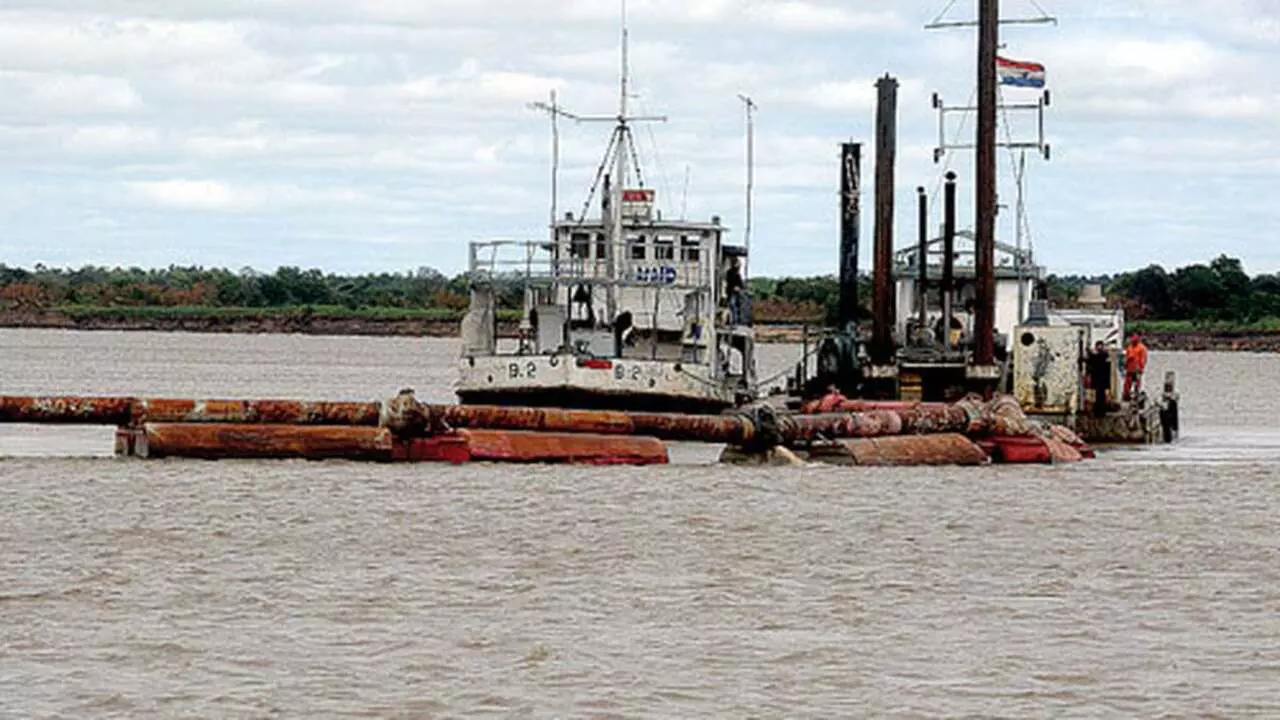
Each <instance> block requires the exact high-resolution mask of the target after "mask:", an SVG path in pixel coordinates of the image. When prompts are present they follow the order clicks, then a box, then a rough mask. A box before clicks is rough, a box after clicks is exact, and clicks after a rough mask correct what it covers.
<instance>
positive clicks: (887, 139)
mask: <svg viewBox="0 0 1280 720" xmlns="http://www.w3.org/2000/svg"><path fill="white" fill-rule="evenodd" d="M876 91H877V93H878V99H877V102H876V228H875V232H876V239H875V277H874V278H873V279H874V281H875V297H874V298H873V303H872V311H871V315H872V327H871V362H872V363H874V364H876V365H887V364H889V362H890V361H891V360H892V359H893V325H894V316H895V308H894V299H893V186H894V177H893V169H894V161H895V159H896V156H897V146H898V137H897V135H898V124H897V121H898V81H897V79H895V78H893V77H890V76H889V75H887V74H886V75H885V76H884V77H882V78H880V79H879V80H878V81H876Z"/></svg>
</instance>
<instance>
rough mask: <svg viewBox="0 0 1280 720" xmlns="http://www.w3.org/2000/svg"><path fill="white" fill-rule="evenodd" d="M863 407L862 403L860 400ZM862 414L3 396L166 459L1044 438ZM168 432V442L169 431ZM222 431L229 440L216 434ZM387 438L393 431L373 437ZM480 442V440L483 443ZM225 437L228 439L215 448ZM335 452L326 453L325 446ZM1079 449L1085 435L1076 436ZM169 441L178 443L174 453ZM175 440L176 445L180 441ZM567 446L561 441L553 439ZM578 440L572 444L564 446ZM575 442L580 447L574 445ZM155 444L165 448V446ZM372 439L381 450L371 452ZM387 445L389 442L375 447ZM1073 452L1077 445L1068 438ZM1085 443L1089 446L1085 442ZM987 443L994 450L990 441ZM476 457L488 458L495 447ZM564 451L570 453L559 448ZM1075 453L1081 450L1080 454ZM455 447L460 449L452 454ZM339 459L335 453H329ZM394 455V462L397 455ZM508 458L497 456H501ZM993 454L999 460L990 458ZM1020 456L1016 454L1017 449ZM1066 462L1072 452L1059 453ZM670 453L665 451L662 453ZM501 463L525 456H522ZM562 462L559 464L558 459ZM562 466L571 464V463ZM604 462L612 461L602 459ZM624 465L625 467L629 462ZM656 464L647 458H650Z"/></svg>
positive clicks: (999, 409) (939, 416)
mask: <svg viewBox="0 0 1280 720" xmlns="http://www.w3.org/2000/svg"><path fill="white" fill-rule="evenodd" d="M853 402H855V403H861V401H853ZM856 407H862V408H865V409H863V410H860V411H854V412H839V413H825V414H814V415H803V414H801V415H789V414H778V413H776V412H775V411H774V410H772V409H771V408H768V407H766V406H760V407H755V408H750V409H745V410H743V411H740V412H738V413H737V414H730V415H719V416H708V415H678V414H669V413H631V412H620V411H594V410H563V409H556V408H521V407H499V406H475V405H427V404H423V403H419V402H418V401H417V400H416V399H415V397H414V395H413V392H412V391H407V390H406V391H402V392H401V393H400V394H399V395H397V396H396V397H394V398H392V399H390V400H388V401H386V402H369V403H353V402H308V401H297V400H182V399H165V398H130V397H96V398H95V397H85V398H81V397H0V422H6V421H7V422H28V423H31V422H35V423H77V424H103V425H117V426H119V427H123V428H129V429H132V430H133V432H132V433H125V434H124V435H122V436H121V437H119V438H118V443H117V445H118V447H119V448H121V449H122V450H123V451H124V452H123V454H141V453H138V452H135V451H136V450H137V449H138V448H139V447H145V453H146V454H147V456H155V455H156V454H163V453H165V452H166V451H167V448H169V447H171V446H172V442H170V441H169V438H170V437H181V436H178V435H174V433H177V432H179V431H178V430H175V429H172V428H162V430H163V433H168V435H165V436H163V437H159V436H158V437H155V438H152V437H147V435H146V428H148V427H150V428H152V429H153V430H154V429H155V427H161V426H166V425H171V426H175V427H182V426H191V427H194V426H200V425H211V426H220V427H217V428H214V429H206V430H191V431H190V432H191V433H192V434H191V435H190V440H189V441H182V442H183V443H185V445H189V446H190V447H192V448H193V449H192V450H191V453H193V455H192V456H197V457H204V456H217V457H229V456H232V455H233V454H234V456H240V457H260V456H263V455H260V454H254V453H263V452H267V450H263V449H262V448H264V447H268V448H275V449H273V450H271V451H270V452H272V453H276V454H273V455H270V456H272V457H277V456H280V457H318V458H323V457H330V456H343V457H354V458H357V459H363V458H366V457H370V458H372V457H374V456H377V457H381V456H382V455H381V454H385V452H386V450H385V442H382V441H381V440H378V441H376V442H375V441H374V440H373V439H371V438H373V437H374V435H369V436H368V437H366V436H365V435H364V434H360V433H353V434H350V435H348V436H342V435H341V434H338V435H334V434H332V433H330V434H326V433H325V432H321V431H316V432H296V433H292V434H291V433H290V432H288V431H284V430H270V429H267V428H273V427H278V426H296V427H297V428H324V427H332V428H368V429H381V430H383V431H385V433H389V434H390V436H391V437H392V438H393V439H394V440H395V441H396V442H400V443H406V442H408V441H410V440H414V439H420V438H440V437H452V438H454V439H452V440H450V441H449V442H453V443H455V444H456V443H457V442H460V441H459V440H458V439H457V438H459V437H465V436H463V435H461V434H460V431H464V430H471V431H490V432H508V433H512V432H526V433H534V434H541V435H542V436H544V437H548V438H550V437H551V436H556V435H565V436H573V435H578V436H582V435H591V436H596V437H610V436H613V437H616V436H631V438H633V439H636V440H638V441H642V442H641V443H640V445H639V446H637V447H636V448H633V449H634V450H635V454H636V456H637V457H641V458H651V457H652V453H651V452H650V450H649V449H647V446H644V444H645V443H648V442H649V441H650V439H653V438H656V439H658V440H674V441H687V442H708V443H719V444H725V445H731V446H735V447H739V448H742V449H743V450H744V451H746V452H756V453H758V452H764V451H767V450H768V449H770V448H774V447H779V446H782V447H789V448H806V447H810V446H812V445H814V444H815V443H822V442H828V441H834V440H841V439H868V438H883V437H897V436H916V437H923V436H930V435H936V434H944V433H958V434H963V435H966V436H968V437H970V438H973V439H977V440H980V441H989V440H990V439H992V438H1001V437H1028V436H1033V435H1039V436H1043V435H1044V434H1045V433H1044V431H1041V430H1039V429H1037V427H1035V426H1034V425H1033V424H1031V423H1029V422H1028V420H1027V418H1026V416H1025V415H1024V414H1023V412H1022V409H1021V408H1020V407H1019V406H1018V404H1017V402H1016V401H1015V400H1014V399H1012V398H1008V397H998V398H996V399H995V400H993V401H990V402H985V401H983V400H982V399H981V398H978V397H976V396H974V397H970V398H966V399H965V400H963V401H961V402H959V403H956V404H954V405H944V404H937V403H892V404H889V403H862V404H860V405H856ZM163 433H162V434H163ZM218 433H221V435H219V434H218ZM253 433H257V435H258V436H260V437H261V438H262V443H263V445H261V446H256V445H254V441H253V439H252V438H251V437H250V435H251V434H253ZM377 437H379V438H382V437H385V434H377ZM472 437H473V439H466V440H463V441H462V442H465V443H467V446H468V448H470V447H471V446H473V445H475V446H483V447H493V444H494V442H495V440H494V437H496V436H488V435H486V436H472ZM475 437H479V438H481V439H480V440H478V441H477V440H475V439H474V438H475ZM218 438H222V440H219V439H218ZM332 438H342V439H340V440H334V441H333V442H335V443H336V445H335V447H342V448H345V449H343V450H341V451H339V450H332V451H331V450H329V449H328V448H329V447H330V446H329V445H326V444H325V443H326V442H329V439H332ZM1076 441H1077V442H1078V438H1076ZM166 442H170V444H169V445H166ZM174 442H176V441H174ZM557 442H559V441H557ZM565 442H570V441H565ZM572 442H577V441H576V440H575V441H572ZM157 443H158V444H157ZM368 443H374V444H373V445H369V444H368ZM378 443H381V444H378ZM1067 444H1071V443H1070V442H1069V441H1068V442H1067ZM555 445H556V443H551V444H549V445H545V446H538V445H537V444H536V443H533V444H526V445H524V446H523V447H527V448H529V450H528V453H529V457H531V458H541V457H547V458H576V457H578V456H577V455H575V454H574V452H569V451H560V450H554V447H555ZM1079 445H1080V446H1081V447H1082V446H1083V443H1079ZM984 446H989V447H990V449H993V450H994V449H995V447H996V445H993V444H992V443H990V442H986V443H985V445H984ZM483 447H482V449H481V450H480V451H478V453H477V452H473V451H472V450H470V449H468V450H467V452H468V453H470V455H469V457H472V458H478V457H483V456H485V453H486V452H488V451H487V450H484V449H483ZM561 447H568V446H567V445H563V444H562V445H561ZM1077 449H1079V448H1077ZM455 450H456V448H455ZM331 452H332V453H333V454H332V455H331ZM619 452H620V455H619V456H618V457H620V458H626V457H629V456H628V455H627V453H628V452H631V449H628V448H623V449H621V450H619ZM393 454H395V453H394V452H393ZM499 454H500V453H499ZM994 454H995V453H993V455H994ZM400 455H401V456H403V457H402V458H401V459H412V458H413V455H414V453H413V452H410V451H404V452H401V453H400ZM1009 455H1012V456H1018V451H1017V450H1014V451H1013V452H1012V453H1009ZM1056 455H1059V456H1063V455H1065V456H1069V455H1070V453H1061V452H1060V453H1056ZM663 456H664V457H665V450H664V453H663ZM505 459H518V458H516V457H515V456H514V455H510V457H508V458H505ZM550 461H562V460H550ZM563 461H565V462H569V461H574V460H572V459H570V460H563ZM598 461H600V462H604V461H605V460H603V459H600V460H598ZM621 461H623V460H619V462H621ZM645 462H648V460H645Z"/></svg>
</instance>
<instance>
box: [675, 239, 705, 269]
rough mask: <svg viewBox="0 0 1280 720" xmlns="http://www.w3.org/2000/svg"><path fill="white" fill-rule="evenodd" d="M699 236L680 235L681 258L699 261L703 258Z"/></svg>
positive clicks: (687, 260)
mask: <svg viewBox="0 0 1280 720" xmlns="http://www.w3.org/2000/svg"><path fill="white" fill-rule="evenodd" d="M699 246H700V243H699V242H698V238H696V237H689V236H688V235H681V236H680V259H681V260H683V261H684V262H698V261H699V260H700V259H702V251H701V248H700V247H699Z"/></svg>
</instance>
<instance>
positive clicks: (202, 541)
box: [0, 330, 1280, 718]
mask: <svg viewBox="0 0 1280 720" xmlns="http://www.w3.org/2000/svg"><path fill="white" fill-rule="evenodd" d="M455 351H456V345H455V343H454V342H453V341H451V340H432V339H405V338H335V337H304V336H284V335H259V336H248V335H193V334H159V333H110V332H102V333H76V332H61V331H38V330H0V394H30V393H91V394H115V393H125V394H143V395H167V396H201V395H203V396H223V397H301V398H317V399H318V398H331V399H353V400H362V399H375V398H381V397H386V396H389V395H391V394H393V393H394V392H395V391H396V390H398V389H400V388H402V387H412V388H415V389H416V390H417V391H418V394H419V396H420V397H422V398H424V399H428V400H437V401H448V400H450V399H451V388H450V383H451V381H452V378H453V373H452V368H453V360H454V357H455ZM796 351H797V349H796V348H794V347H789V346H767V347H765V348H764V350H763V354H764V357H763V358H762V362H763V365H764V367H763V368H762V369H763V370H764V371H765V372H766V373H767V372H770V371H772V370H775V369H781V368H783V367H785V366H786V365H787V364H788V363H789V362H790V361H791V360H792V359H793V358H794V357H795V355H796ZM1166 368H1168V369H1173V370H1176V371H1178V373H1179V379H1180V384H1181V389H1182V393H1183V415H1182V424H1183V438H1182V440H1181V442H1180V443H1179V444H1178V445H1176V446H1173V447H1159V448H1143V449H1130V450H1118V451H1110V452H1106V453H1103V454H1102V456H1101V457H1100V458H1099V459H1098V460H1096V461H1093V462H1088V463H1084V464H1081V465H1076V466H1060V467H997V468H982V469H952V468H946V469H896V470H885V469H849V468H822V467H807V468H795V469H792V468H788V469H743V468H735V467H721V466H718V465H715V464H714V459H715V457H716V451H715V449H714V448H707V447H702V446H697V445H682V446H679V447H677V448H676V449H675V451H674V452H673V464H672V465H671V466H667V467H661V468H644V469H638V468H637V469H617V468H604V469H601V468H558V467H509V466H503V467H497V466H494V467H489V466H461V467H452V466H433V465H419V466H376V465H361V464H352V463H340V462H334V463H307V462H239V461H223V462H196V461H157V462H140V461H129V460H118V459H115V458H112V457H111V455H110V451H111V433H110V432H109V431H106V430H103V429H100V428H88V429H82V428H47V427H44V428H34V427H26V426H7V427H5V426H0V458H3V459H0V518H2V519H0V717H3V718H43V717H49V718H52V717H128V718H136V717H209V718H213V717H219V718H220V717H236V718H240V717H245V718H247V717H290V718H292V717H300V718H301V717H306V718H310V717H391V718H418V717H451V718H480V717H486V718H487V717H518V718H567V717H582V718H632V717H636V718H639V717H674V718H694V717H697V718H712V717H724V718H744V717H788V718H834V717H865V716H905V717H919V716H927V717H937V716H947V717H955V716H974V715H976V716H984V717H993V716H1005V717H1030V716H1074V717H1089V718H1104V717H1117V718H1131V717H1139V716H1142V717H1152V716H1164V715H1169V716H1196V717H1206V716H1221V717H1241V716H1248V715H1254V716H1273V717H1274V716H1277V715H1280V691H1278V690H1277V688H1280V612H1278V609H1280V482H1277V480H1280V427H1278V425H1277V422H1276V419H1275V410H1274V407H1275V398H1276V397H1278V396H1280V356H1277V355H1246V354H1211V353H1200V354H1179V353H1153V355H1152V367H1151V372H1150V373H1149V377H1150V378H1152V379H1158V378H1160V377H1162V375H1163V370H1164V369H1166Z"/></svg>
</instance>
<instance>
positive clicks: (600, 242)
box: [596, 233, 609, 260]
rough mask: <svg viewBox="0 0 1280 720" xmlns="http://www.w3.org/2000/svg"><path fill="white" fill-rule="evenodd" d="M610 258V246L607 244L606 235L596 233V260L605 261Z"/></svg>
mask: <svg viewBox="0 0 1280 720" xmlns="http://www.w3.org/2000/svg"><path fill="white" fill-rule="evenodd" d="M608 257H609V246H608V244H607V243H606V242H605V239H604V233H596V259H597V260H604V259H606V258H608Z"/></svg>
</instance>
